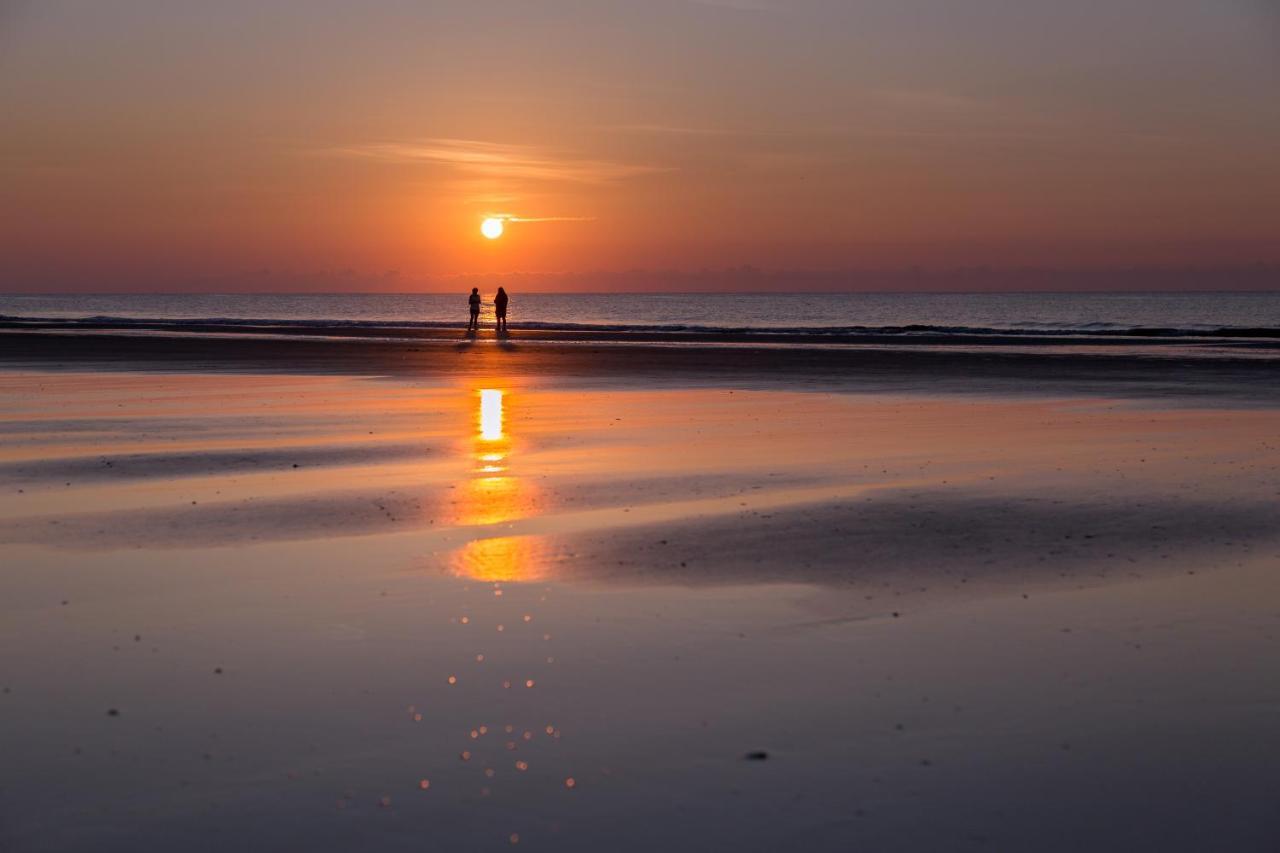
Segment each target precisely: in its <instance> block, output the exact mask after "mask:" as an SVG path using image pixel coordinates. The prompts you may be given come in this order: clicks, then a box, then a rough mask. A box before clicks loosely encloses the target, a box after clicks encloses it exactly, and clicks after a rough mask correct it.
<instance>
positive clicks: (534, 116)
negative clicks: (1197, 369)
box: [0, 0, 1280, 292]
mask: <svg viewBox="0 0 1280 853" xmlns="http://www.w3.org/2000/svg"><path fill="white" fill-rule="evenodd" d="M1278 9H1280V7H1278V6H1276V5H1275V4H1273V3H1270V2H1268V0H1256V2H1253V1H1252V0H1220V2H1206V0H1144V2H1137V0H1113V2H1106V3H1102V2H1098V3H1094V2H1077V3H1067V2H1038V0H999V2H997V0H965V2H957V0H643V2H641V0H613V1H612V2H611V1H610V0H598V2H587V0H577V2H568V0H545V2H539V0H520V1H519V2H516V0H512V1H511V2H504V0H491V2H483V3H480V2H474V0H466V2H462V1H461V0H458V2H455V1H454V0H437V2H430V0H414V2H378V3H367V4H366V3H347V2H331V0H307V1H306V2H304V0H292V1H291V0H261V2H218V3H187V2H135V0H113V2H99V1H97V0H91V1H90V2H68V0H39V2H37V0H30V2H24V0H18V2H13V0H0V122H2V125H3V134H0V290H4V291H9V292H30V291H35V292H39V291H57V290H87V291H94V290H97V291H127V290H141V291H149V290H163V291H184V290H191V291H198V290H432V289H443V288H450V287H456V285H457V279H456V277H458V276H494V275H496V274H511V273H527V274H533V275H530V276H528V277H527V278H526V284H527V285H528V286H529V287H530V288H533V287H538V288H543V289H552V290H554V289H557V288H560V289H563V288H573V287H578V288H581V287H589V288H594V289H609V288H610V287H623V286H634V287H633V288H632V289H634V288H635V287H640V288H643V287H649V286H653V287H661V286H663V284H662V280H663V273H660V272H654V271H673V272H674V273H676V274H679V276H678V277H680V281H681V282H682V283H683V284H684V285H686V286H687V289H697V284H698V282H699V281H703V280H705V281H707V282H711V283H713V284H714V285H715V286H728V285H731V284H732V282H733V280H734V276H735V273H734V272H733V270H734V269H735V268H740V267H743V266H748V265H749V266H752V267H756V268H758V269H761V270H771V271H777V275H776V276H775V277H772V278H769V279H768V284H769V286H775V285H776V286H780V287H785V286H787V284H786V282H787V281H788V278H787V273H786V271H800V270H808V271H814V270H817V271H829V272H828V273H827V274H826V277H825V278H822V276H819V278H822V281H823V282H826V284H830V283H831V282H833V281H835V282H837V283H838V282H839V281H840V280H841V279H840V273H839V271H863V273H864V278H865V279H866V280H867V281H871V280H872V279H874V276H871V277H870V278H867V276H866V275H865V272H866V271H875V270H899V271H900V270H904V269H921V270H925V271H945V270H950V269H954V268H956V267H974V266H981V267H985V268H992V269H995V270H1008V269H1017V268H1022V267H1038V268H1047V269H1051V270H1058V271H1063V270H1066V271H1071V270H1099V269H1104V270H1114V269H1125V268H1131V267H1157V268H1186V267H1188V266H1192V267H1197V268H1202V269H1203V270H1204V271H1203V273H1195V274H1194V275H1192V276H1191V277H1190V278H1189V279H1187V278H1184V281H1183V284H1184V285H1186V282H1187V281H1190V282H1191V283H1192V284H1195V283H1197V282H1199V283H1200V284H1203V285H1204V286H1205V287H1206V288H1213V287H1214V286H1215V282H1218V281H1220V280H1221V279H1219V278H1215V276H1214V273H1213V270H1215V269H1219V268H1223V267H1232V268H1234V267H1242V266H1249V267H1252V268H1254V269H1255V270H1256V269H1258V267H1257V265H1264V266H1266V265H1277V264H1280V95H1278V93H1280V11H1277V10H1278ZM486 216H494V217H499V218H505V219H507V220H508V221H507V222H506V229H505V233H504V235H503V236H502V237H501V238H500V239H498V240H486V239H485V238H484V237H483V236H482V235H481V234H480V223H481V221H482V220H483V219H484V218H485V217H486ZM520 220H524V221H520ZM634 270H645V271H651V273H652V274H650V273H644V274H638V273H635V272H630V273H628V272H627V271H634ZM726 270H728V271H727V272H726ZM703 271H708V272H703ZM700 276H701V277H702V278H700ZM1196 276H1202V277H1201V278H1197V277H1196ZM864 278H859V279H857V281H858V282H860V283H861V282H863V281H864ZM1273 278H1274V276H1273ZM895 281H896V279H895ZM903 281H905V282H906V283H903V284H901V286H903V287H907V286H910V277H909V276H907V277H905V278H904V279H903ZM1002 281H1005V283H1006V284H1007V283H1008V281H1007V280H1005V279H1002ZM726 283H728V284H726ZM859 286H861V284H859Z"/></svg>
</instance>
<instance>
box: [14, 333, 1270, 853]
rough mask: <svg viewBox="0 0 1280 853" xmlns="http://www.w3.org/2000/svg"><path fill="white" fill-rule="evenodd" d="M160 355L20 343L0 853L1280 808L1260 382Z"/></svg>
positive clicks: (1212, 841) (495, 845) (806, 829)
mask: <svg viewBox="0 0 1280 853" xmlns="http://www.w3.org/2000/svg"><path fill="white" fill-rule="evenodd" d="M0 337H3V336H0ZM138 340H139V341H147V340H148V339H138ZM260 343H263V344H266V343H267V342H260ZM286 343H287V345H288V346H289V347H293V346H295V345H297V343H298V342H294V341H289V342H286ZM303 345H304V346H307V345H308V344H303ZM99 346H100V345H99ZM133 346H134V344H133V343H128V344H125V345H122V350H121V351H119V352H113V353H110V354H109V355H104V354H103V351H102V350H101V349H100V350H99V351H98V353H97V356H96V358H97V359H99V365H101V363H103V362H110V365H111V367H112V369H110V370H101V369H99V370H94V371H86V370H84V369H83V368H84V366H85V364H86V362H85V361H83V360H81V359H80V358H79V357H69V358H68V359H67V360H66V361H65V363H63V364H62V365H61V366H60V367H59V368H58V369H50V368H53V367H54V365H53V364H50V363H44V364H43V365H42V368H41V369H32V366H31V365H32V364H34V363H39V362H40V357H39V356H38V354H37V355H34V356H33V355H32V353H31V352H27V353H25V355H24V360H23V361H22V362H21V364H19V363H18V361H17V359H16V358H11V359H10V361H9V367H10V369H9V370H7V371H4V372H0V402H2V405H0V412H3V416H2V417H0V547H3V553H4V557H5V559H4V569H3V571H0V613H3V618H2V619H0V690H2V691H3V692H2V693H0V753H3V754H4V755H5V756H6V760H5V761H4V762H3V763H2V765H0V848H2V849H5V850H10V849H12V850H18V851H26V850H134V849H139V848H145V847H153V846H154V847H174V848H181V849H191V850H223V849H227V848H229V847H242V848H245V849H296V848H300V847H307V848H310V849H319V850H346V849H353V848H354V849H373V848H376V849H389V850H399V849H410V848H412V849H420V848H421V847H422V846H423V845H424V844H425V845H427V846H428V847H431V848H438V849H511V846H512V844H513V837H514V843H515V844H516V845H518V849H525V848H532V849H548V850H550V849H556V850H563V849H569V850H579V849H580V850H597V849H616V850H650V849H653V848H654V847H658V846H662V847H669V848H674V849H712V848H721V847H726V848H738V849H747V850H773V849H779V848H781V847H783V846H793V847H800V848H803V849H814V850H848V849H871V850H939V849H948V850H951V849H955V850H967V849H975V850H979V849H999V850H1009V849H1035V850H1064V851H1065V850H1079V849H1100V850H1131V849H1142V848H1146V849H1161V850H1204V849H1232V850H1268V849H1273V848H1274V845H1275V842H1276V841H1277V839H1280V821H1277V819H1276V817H1275V810H1274V804H1273V798H1272V796H1271V793H1270V792H1271V791H1273V790H1274V788H1275V786H1276V784H1277V782H1280V771H1278V770H1277V768H1280V747H1278V746H1277V744H1280V714H1278V713H1277V711H1278V710H1280V676H1277V673H1280V667H1277V663H1280V645H1278V643H1280V595H1278V594H1280V575H1277V570H1280V500H1278V499H1280V441H1278V440H1277V436H1280V411H1278V410H1277V409H1276V408H1274V406H1273V405H1272V404H1271V403H1270V401H1269V398H1268V396H1267V393H1268V392H1267V391H1266V388H1267V387H1268V385H1267V382H1262V383H1260V385H1259V386H1250V385H1249V383H1244V384H1243V385H1241V384H1232V383H1231V382H1224V383H1219V384H1217V385H1215V383H1214V382H1212V381H1210V376H1211V374H1210V373H1209V372H1206V373H1204V374H1199V373H1194V372H1193V375H1192V376H1191V377H1190V378H1189V379H1187V381H1186V382H1185V383H1184V386H1191V387H1192V390H1190V391H1187V390H1186V388H1185V387H1182V388H1180V389H1179V390H1176V391H1167V390H1165V391H1162V390H1161V389H1162V388H1163V387H1164V386H1166V385H1168V386H1173V385H1177V384H1178V382H1177V377H1176V374H1175V373H1172V372H1169V370H1168V366H1167V365H1164V366H1158V365H1148V364H1146V363H1145V362H1146V361H1149V360H1148V359H1142V360H1140V361H1141V362H1143V363H1142V364H1139V365H1138V366H1137V367H1134V366H1133V365H1134V364H1136V363H1137V362H1132V363H1131V362H1128V361H1126V362H1125V363H1126V364H1129V367H1125V368H1124V370H1137V371H1139V373H1138V374H1136V375H1137V377H1138V381H1137V382H1136V384H1135V382H1134V381H1132V380H1133V376H1134V375H1135V374H1123V371H1122V373H1121V374H1106V370H1109V369H1110V367H1107V368H1105V369H1103V370H1102V371H1099V369H1098V368H1097V366H1096V364H1094V365H1093V366H1089V367H1087V368H1086V367H1085V366H1082V365H1080V364H1077V363H1076V362H1073V368H1072V369H1073V370H1078V371H1082V372H1079V373H1077V374H1073V378H1071V380H1070V382H1069V383H1067V384H1069V385H1070V393H1062V394H1060V393H1055V392H1056V391H1060V390H1062V389H1063V388H1064V387H1066V386H1065V385H1062V384H1054V383H1052V382H1050V383H1043V384H1041V383H1035V384H1031V383H1028V382H1026V381H1020V382H1019V381H1018V378H1017V377H1018V375H1015V374H1009V373H1000V372H999V371H996V372H995V373H991V374H989V375H987V374H982V375H980V376H978V377H977V378H975V377H974V376H972V375H968V376H960V377H958V378H957V383H959V384H958V385H957V386H956V387H957V389H958V390H960V391H962V392H963V393H955V394H951V393H939V389H938V386H937V384H936V383H934V382H933V381H925V379H926V378H927V379H929V380H932V376H931V375H930V376H929V377H922V376H920V375H919V374H916V375H915V377H914V380H913V379H912V374H911V372H910V371H909V370H905V369H900V368H899V367H895V368H894V369H895V371H897V372H895V373H894V379H893V383H892V386H893V390H892V391H886V390H885V386H883V385H879V384H877V383H876V382H874V381H870V380H868V381H865V382H862V383H861V384H856V387H855V385H854V384H851V383H850V382H846V381H845V379H846V378H847V377H843V373H842V370H843V368H841V370H836V369H834V368H833V369H832V370H831V371H830V372H829V373H820V374H819V378H818V379H817V380H815V382H812V383H811V382H804V383H797V382H793V381H792V378H791V373H790V372H789V369H788V370H781V369H777V367H776V365H773V366H771V365H772V362H770V361H769V360H768V359H767V358H766V357H765V356H764V355H763V354H761V353H760V352H756V351H754V350H753V351H752V352H751V353H748V354H747V355H746V356H745V358H746V359H747V360H746V361H745V362H743V364H744V365H745V366H746V367H748V368H750V369H742V370H740V371H739V373H738V374H736V375H737V376H741V377H745V379H744V380H743V381H740V382H735V381H732V379H731V377H733V376H735V374H733V373H732V372H731V371H729V369H728V367H725V369H724V371H723V373H720V374H719V375H720V377H721V378H720V379H717V378H716V376H717V371H718V370H719V369H718V368H715V369H711V370H707V369H706V364H705V363H704V361H705V360H703V361H700V360H698V359H694V358H691V357H690V356H689V355H688V354H687V353H685V352H683V351H679V350H676V352H677V354H676V355H670V354H668V353H667V351H666V349H670V348H665V349H664V348H657V347H654V348H651V349H652V350H654V351H653V352H652V353H643V354H642V355H639V356H637V355H635V354H634V353H633V354H632V355H630V356H609V357H608V358H605V359H603V360H600V359H596V358H595V357H589V356H584V355H582V354H581V353H582V352H583V350H582V349H581V348H577V349H575V348H571V347H567V346H566V347H564V352H563V353H560V352H559V351H558V350H555V349H554V348H552V349H548V348H546V347H535V346H528V347H521V348H520V349H519V350H513V351H503V350H501V349H499V348H497V347H492V346H491V347H488V348H487V349H485V348H482V347H480V346H477V347H476V348H475V349H474V350H472V351H471V352H470V353H467V352H463V353H461V354H457V353H453V354H452V357H454V358H463V359H465V358H470V357H471V355H475V356H477V357H476V358H474V359H473V360H472V361H471V363H469V364H468V366H467V367H466V369H461V370H457V371H453V372H450V371H448V370H445V369H444V368H433V369H422V370H418V369H417V368H416V367H415V365H417V362H412V361H401V360H402V359H410V358H411V356H410V355H409V354H408V353H401V351H400V350H399V349H395V350H392V349H387V348H386V346H387V345H380V346H381V348H378V346H375V345H373V344H369V345H367V347H368V354H367V356H361V359H363V358H365V357H367V358H368V359H371V360H369V361H363V360H360V359H355V360H348V359H346V357H345V356H343V357H342V358H337V361H338V362H341V365H339V366H336V367H335V356H334V355H333V352H334V349H333V345H332V344H329V343H326V344H325V347H327V352H328V353H329V354H328V355H327V356H324V359H327V361H325V362H324V364H321V363H320V359H321V356H319V355H317V356H316V359H317V360H316V361H310V360H308V359H307V358H306V357H299V358H293V357H290V358H289V359H288V362H287V366H286V365H284V364H282V363H281V361H280V359H281V353H282V352H285V350H281V349H275V350H272V351H271V352H270V353H269V354H268V355H269V356H270V357H267V356H266V355H263V352H258V353H257V355H255V356H254V358H253V359H239V358H238V357H236V356H227V355H226V354H227V353H229V352H239V350H237V349H236V348H237V347H238V346H239V344H236V345H235V346H232V347H231V348H230V349H217V347H218V346H220V345H219V344H215V343H214V342H212V341H206V342H200V343H199V346H203V347H209V348H213V349H208V350H203V351H202V352H203V355H199V354H198V353H197V352H195V351H193V350H191V349H183V347H187V346H188V345H187V344H180V345H177V346H178V349H176V350H175V349H169V350H167V351H168V352H170V353H174V354H175V355H174V358H173V359H172V360H171V361H167V362H161V363H163V364H164V366H165V367H167V368H170V369H169V370H167V371H166V372H158V371H155V370H151V371H137V370H131V369H128V368H129V367H130V364H131V363H132V362H131V360H132V359H134V358H140V357H143V356H142V355H140V352H141V351H139V350H132V349H130V347H133ZM137 346H139V347H144V348H145V347H148V346H151V344H150V343H139V344H137ZM162 346H165V347H172V346H174V345H173V344H171V343H163V344H162ZM271 346H278V345H277V344H271ZM355 346H357V347H358V348H359V347H365V346H366V344H357V345H355ZM618 349H621V348H618ZM482 350H483V351H482ZM211 352H212V353H214V354H217V353H221V355H220V356H219V357H217V358H213V357H212V356H211V355H210V353H211ZM288 352H291V353H294V354H295V355H296V354H297V353H299V352H302V351H299V350H288ZM317 352H319V349H317ZM439 352H440V351H434V350H433V351H432V352H430V353H420V354H416V355H414V356H412V357H421V358H422V360H423V363H425V362H427V361H430V358H428V356H431V357H433V358H434V357H438V355H439ZM549 352H551V353H556V354H553V355H547V353H549ZM726 352H727V350H726ZM74 353H75V350H74V348H72V349H71V350H68V354H70V355H74ZM392 353H395V355H394V357H390V356H391V354H392ZM117 356H118V358H117ZM179 356H181V357H179ZM148 357H149V356H148ZM814 357H815V358H817V357H818V356H814ZM202 358H204V359H212V360H205V361H202V360H201V359H202ZM504 358H505V359H506V360H505V361H503V360H502V359H504ZM609 358H613V359H616V361H613V362H610V361H609ZM627 358H630V359H632V361H631V362H624V361H623V360H624V359H627ZM721 358H724V359H726V360H727V359H728V358H729V356H728V355H723V354H719V351H717V354H713V355H712V356H711V361H712V362H713V363H715V362H716V360H717V359H721ZM636 359H640V360H639V361H637V360H636ZM665 359H677V360H680V361H679V363H680V364H683V365H685V367H684V368H683V369H682V370H679V371H675V372H672V371H671V370H669V369H668V368H669V364H668V362H667V361H665ZM624 363H625V364H630V365H631V367H630V368H628V369H627V370H626V371H624V370H623V365H624ZM673 363H674V362H673ZM904 363H905V362H904ZM973 363H974V364H978V363H980V362H979V361H975V362H973ZM273 364H274V365H275V369H274V370H271V369H268V368H270V367H271V365H273ZM389 364H390V365H394V364H399V366H398V367H395V368H394V369H383V368H384V367H385V366H386V365H389ZM610 364H612V365H613V366H612V367H610V366H609V365H610ZM726 364H727V361H726ZM566 365H569V366H571V367H572V369H566V370H560V369H559V368H561V367H565V366H566ZM153 366H154V365H153ZM371 366H376V367H377V369H373V370H366V371H365V372H366V373H367V374H369V375H364V376H362V375H359V374H360V373H361V370H362V369H364V368H369V367H371ZM1111 366H1112V367H1114V366H1115V365H1111ZM202 367H203V369H202ZM250 368H251V369H250ZM1018 369H1019V370H1022V369H1023V368H1022V367H1019V368H1018ZM1214 369H1218V370H1221V369H1222V368H1221V366H1218V367H1217V368H1214ZM1233 369H1234V368H1233ZM1243 369H1244V370H1249V369H1250V368H1243ZM1001 370H1003V368H1001ZM1206 370H1208V368H1206ZM654 371H657V373H659V374H661V376H660V378H659V379H653V378H652V375H653V374H654ZM1090 371H1092V373H1091V372H1090ZM1161 371H1163V372H1161ZM997 375H999V376H1000V377H1003V378H1001V379H1000V380H999V381H988V380H989V379H991V377H993V376H997ZM1019 375H1020V374H1019ZM1099 375H1112V376H1115V375H1126V376H1127V378H1126V379H1125V380H1124V382H1123V383H1112V382H1108V381H1106V379H1105V378H1101V379H1100V378H1099ZM619 376H622V378H619ZM823 377H828V379H824V378H823ZM829 377H842V378H841V381H840V382H838V383H836V382H834V381H829ZM860 378H861V379H865V377H860ZM823 383H826V384H827V385H830V386H831V387H830V388H828V387H825V386H824V384H823ZM1006 385H1007V389H1006V390H1009V391H1016V393H997V391H998V390H1000V389H1001V388H1002V387H1005V386H1006ZM1015 385H1016V386H1017V387H1016V388H1015V387H1014V386H1015ZM1120 386H1122V387H1124V388H1125V389H1127V390H1129V391H1133V389H1135V388H1138V389H1139V390H1141V389H1142V388H1145V389H1146V390H1147V392H1149V393H1138V392H1136V391H1135V392H1134V393H1132V394H1128V395H1118V394H1116V393H1114V392H1115V390H1116V388H1117V387H1120ZM831 389H836V390H838V391H839V393H829V391H830V390H831ZM1090 389H1092V393H1086V392H1088V391H1090ZM508 726H509V727H510V730H509V731H508ZM570 780H571V781H570ZM424 783H425V785H424Z"/></svg>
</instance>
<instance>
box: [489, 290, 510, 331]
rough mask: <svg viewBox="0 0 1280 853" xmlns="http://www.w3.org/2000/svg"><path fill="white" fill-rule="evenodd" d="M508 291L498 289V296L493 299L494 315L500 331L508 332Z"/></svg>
mask: <svg viewBox="0 0 1280 853" xmlns="http://www.w3.org/2000/svg"><path fill="white" fill-rule="evenodd" d="M507 302H508V299H507V291H505V290H503V289H502V288H501V287H499V288H498V295H497V296H495V297H493V313H494V314H495V315H496V316H497V318H498V331H499V332H505V331H506V330H507Z"/></svg>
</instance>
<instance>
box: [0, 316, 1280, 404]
mask: <svg viewBox="0 0 1280 853" xmlns="http://www.w3.org/2000/svg"><path fill="white" fill-rule="evenodd" d="M24 367H29V368H35V369H72V370H75V369H112V370H171V371H173V370H176V371H205V372H207V371H239V372H258V373H311V374H347V375H379V376H399V377H409V378H412V377H427V376H432V377H435V378H436V379H437V380H445V381H451V380H452V379H455V378H459V377H465V378H468V379H469V380H471V381H483V380H484V379H485V378H486V377H497V378H501V377H511V376H538V377H558V378H561V379H563V380H566V381H577V382H589V383H596V384H599V383H606V384H615V385H616V384H627V385H631V386H641V387H643V386H649V385H655V384H659V385H667V386H673V387H679V386H681V385H684V384H690V383H693V384H708V383H709V384H720V385H730V386H739V387H753V386H754V387H766V386H767V387H775V388H783V389H785V388H788V387H808V388H815V389H826V390H839V391H859V390H861V391H872V392H898V391H921V392H925V393H937V392H976V393H1014V394H1018V393H1033V394H1082V395H1090V396H1092V395H1104V396H1116V397H1148V398H1170V399H1184V400H1187V399H1195V398H1198V397H1208V398H1213V399H1230V400H1232V401H1236V402H1252V403H1258V404H1264V405H1271V404H1275V403H1280V369H1278V368H1277V363H1276V362H1275V361H1274V360H1273V359H1271V358H1269V357H1266V358H1262V357H1255V356H1249V355H1245V354H1237V355H1234V356H1232V355H1224V354H1221V353H1218V354H1217V355H1216V356H1214V357H1202V356H1197V355H1195V354H1194V352H1191V351H1188V350H1186V349H1175V350H1170V351H1163V350H1159V349H1153V350H1152V351H1149V352H1144V353H1137V352H1132V351H1128V350H1121V349H1118V348H1113V349H1107V348H1102V349H1095V348H1087V347H1075V348H1068V349H1066V350H1061V349H1053V348H1049V349H1044V350H1038V349H1035V348H1032V349H1025V348H1024V349H1018V350H1016V351H1008V350H1002V349H1000V348H998V347H994V346H980V347H975V348H965V347H953V346H948V347H933V348H931V347H927V346H925V347H905V346H903V345H901V344H898V345H893V346H883V347H880V346H869V347H833V346H761V345H751V344H742V345H735V346H696V345H679V344H674V343H669V342H668V343H657V342H652V341H649V342H638V343H630V344H627V345H615V344H592V343H590V342H587V341H577V342H575V341H572V340H564V339H561V338H559V337H554V338H545V337H539V336H532V335H529V333H525V332H521V333H518V334H515V335H513V336H512V337H511V338H509V339H506V340H497V339H494V338H493V337H492V336H491V333H484V334H482V335H481V336H480V337H479V338H478V339H477V340H474V341H472V340H466V339H463V340H458V341H443V342H442V341H431V340H425V341H414V342H408V343H406V342H403V341H384V340H367V339H360V338H353V339H346V340H343V339H322V340H317V339H314V338H309V337H306V336H295V337H285V338H275V337H266V338H263V337H255V336H230V337H221V336H212V335H204V336H201V335H190V336H180V337H171V336H145V335H120V334H108V335H103V334H89V333H58V334H32V333H16V332H8V333H3V332H0V368H9V369H21V368H24Z"/></svg>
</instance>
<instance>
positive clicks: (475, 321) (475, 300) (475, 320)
mask: <svg viewBox="0 0 1280 853" xmlns="http://www.w3.org/2000/svg"><path fill="white" fill-rule="evenodd" d="M467 304H468V305H470V306H471V322H469V323H467V331H468V332H474V331H477V330H478V329H479V328H480V288H478V287H473V288H471V296H470V297H468V299H467Z"/></svg>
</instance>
